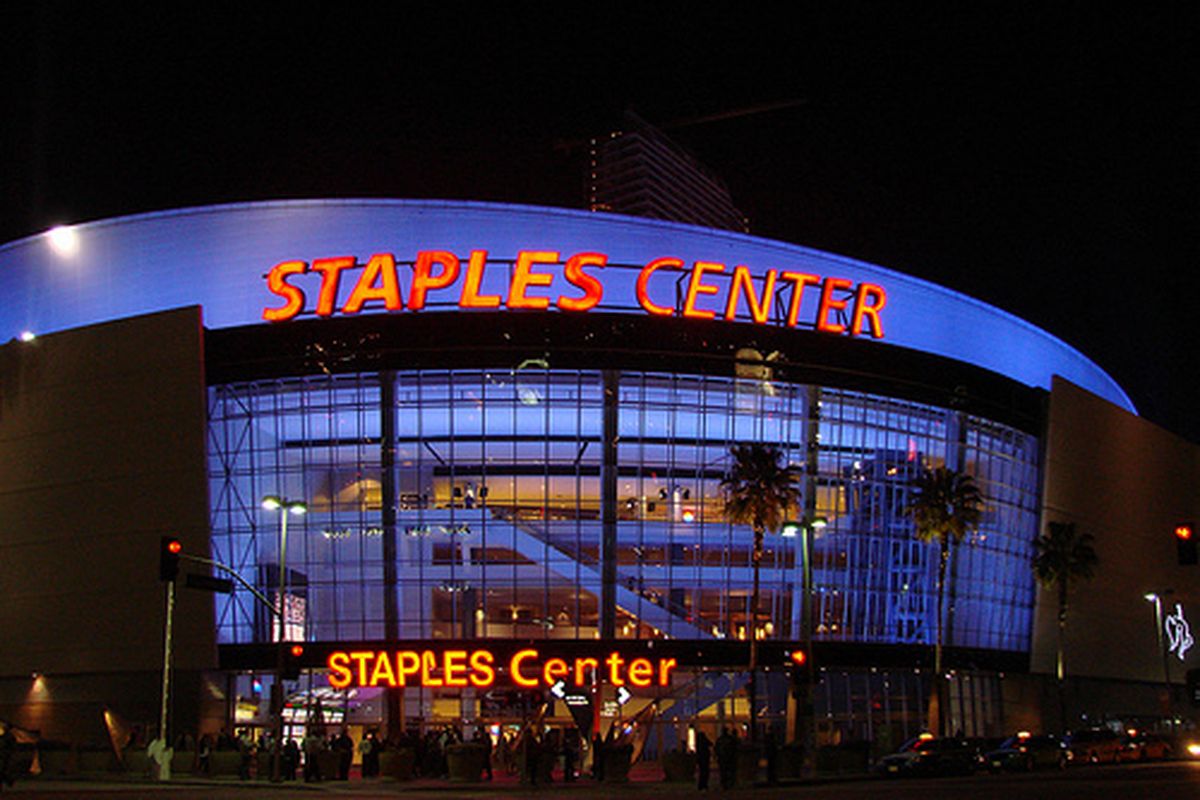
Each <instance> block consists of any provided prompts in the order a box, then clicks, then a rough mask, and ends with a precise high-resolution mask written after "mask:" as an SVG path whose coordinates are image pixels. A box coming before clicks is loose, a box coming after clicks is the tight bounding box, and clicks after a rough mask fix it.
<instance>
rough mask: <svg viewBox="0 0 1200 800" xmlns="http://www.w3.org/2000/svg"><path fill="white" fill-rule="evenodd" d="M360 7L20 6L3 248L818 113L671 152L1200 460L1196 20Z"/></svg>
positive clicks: (545, 193) (758, 227)
mask: <svg viewBox="0 0 1200 800" xmlns="http://www.w3.org/2000/svg"><path fill="white" fill-rule="evenodd" d="M113 5H115V6H117V8H116V9H114V8H112V7H111V6H113ZM346 5H347V4H337V5H333V4H327V5H324V6H315V10H312V9H309V6H308V4H297V3H294V4H281V5H271V6H266V5H265V4H261V5H260V4H249V3H247V4H241V5H240V6H233V5H224V4H221V5H217V4H195V5H184V4H173V3H159V4H142V5H134V4H86V5H85V4H78V5H73V4H58V3H50V2H46V3H37V4H33V5H28V6H23V5H17V4H9V5H5V6H4V8H3V10H0V49H2V50H3V52H2V53H0V68H2V69H3V75H4V82H3V85H4V89H3V93H4V94H3V99H4V101H5V102H4V112H5V113H4V115H3V119H2V120H0V134H2V136H3V139H2V141H0V144H2V146H3V147H2V154H0V158H2V159H3V165H2V170H0V175H2V176H3V187H4V192H3V199H2V200H0V203H2V204H3V205H2V211H0V241H7V240H10V239H13V238H16V237H19V236H23V235H26V234H29V233H34V232H37V231H39V230H42V229H44V228H46V227H49V226H50V225H52V224H54V223H58V222H75V221H82V220H88V219H95V218H98V217H105V216H112V215H116V214H124V213H133V212H140V211H149V210H154V209H160V208H170V207H176V206H181V205H196V204H207V203H214V202H224V201H236V200H256V199H267V198H280V197H326V196H340V197H349V196H379V197H445V198H464V199H481V200H511V201H520V202H529V203H543V204H550V205H567V206H578V205H580V203H581V198H582V194H583V193H582V186H583V180H582V170H581V168H580V164H579V162H578V155H579V153H578V151H574V152H572V151H569V150H565V149H564V148H563V147H561V145H562V144H563V143H564V142H565V143H570V142H578V141H580V140H582V139H584V138H586V137H587V136H589V135H591V134H595V133H600V132H603V131H605V130H608V129H609V128H610V127H611V126H612V124H613V120H614V119H615V118H616V116H617V115H618V114H619V113H620V112H621V111H622V110H623V109H626V108H630V109H633V110H635V111H636V112H637V113H638V114H640V115H641V116H642V117H644V118H646V119H648V120H649V121H651V122H653V123H656V124H659V125H663V126H667V125H670V124H671V123H674V122H677V121H680V120H695V119H697V118H703V117H708V116H710V115H718V114H721V113H723V112H728V111H733V110H738V109H745V108H751V107H757V106H763V105H771V104H776V103H780V102H783V101H802V102H801V103H793V104H792V105H790V106H788V107H786V108H783V109H779V110H774V111H762V112H760V113H757V114H751V115H747V116H741V117H736V118H733V119H726V120H723V121H715V122H708V123H705V124H692V125H684V126H681V127H671V128H670V129H669V132H670V134H671V135H672V136H673V137H674V138H675V139H676V140H677V141H678V142H680V143H681V144H683V145H684V146H685V147H687V148H689V149H690V150H691V151H692V152H693V153H694V154H696V155H697V157H698V158H700V160H701V161H703V162H705V163H706V164H708V165H709V166H710V167H711V168H713V169H714V170H716V171H717V172H718V173H720V174H721V175H722V176H723V177H724V178H725V179H726V181H727V183H728V184H729V186H730V189H731V191H732V193H733V196H734V200H735V202H736V203H737V205H738V206H739V207H740V208H741V209H742V210H743V211H744V212H745V213H746V214H747V215H748V216H749V217H750V219H751V225H752V231H753V232H754V233H756V234H758V235H762V236H767V237H772V238H778V239H782V240H785V241H789V242H795V243H799V244H805V245H809V246H812V247H816V248H819V249H824V250H828V251H831V252H835V253H840V254H844V255H848V256H853V257H856V258H861V259H864V260H867V261H872V262H875V263H879V264H882V265H885V266H888V267H892V268H895V269H899V270H901V271H904V272H908V273H910V274H913V275H918V276H921V277H924V278H927V279H930V280H933V281H935V282H938V283H941V284H944V285H946V286H950V287H953V288H955V289H959V290H961V291H964V292H966V293H968V294H971V295H974V296H976V297H979V298H980V299H983V300H985V301H988V302H990V303H993V304H995V305H997V306H999V307H1001V308H1004V309H1005V310H1008V311H1011V312H1013V313H1015V314H1017V315H1018V316H1021V317H1024V318H1025V319H1028V320H1029V321H1031V322H1033V323H1034V324H1036V325H1038V326H1040V327H1043V328H1045V329H1047V330H1049V331H1050V332H1052V333H1054V334H1056V335H1058V336H1060V337H1062V338H1063V339H1065V340H1066V341H1068V342H1069V343H1071V344H1073V345H1075V346H1076V347H1077V348H1079V349H1080V350H1082V351H1083V352H1084V353H1085V354H1086V355H1088V356H1089V357H1091V358H1092V359H1094V360H1095V361H1097V362H1098V363H1100V364H1101V366H1103V367H1104V368H1105V369H1107V370H1108V371H1109V372H1110V373H1111V374H1112V375H1113V376H1114V377H1115V378H1116V379H1117V380H1118V381H1119V382H1120V383H1121V384H1122V385H1123V386H1124V387H1125V388H1126V390H1127V391H1128V392H1129V393H1130V394H1131V396H1132V397H1133V399H1134V402H1135V403H1136V404H1137V405H1138V407H1139V408H1140V409H1141V411H1142V413H1143V414H1144V415H1145V416H1147V417H1149V418H1150V419H1152V420H1154V421H1156V422H1158V423H1160V424H1162V425H1164V426H1165V427H1167V428H1169V429H1171V430H1173V431H1175V432H1176V433H1179V434H1181V435H1184V436H1186V437H1188V438H1190V439H1192V440H1194V441H1200V420H1198V419H1197V416H1196V415H1195V414H1194V413H1193V406H1194V391H1193V390H1192V389H1191V388H1189V387H1192V386H1193V385H1194V384H1196V383H1197V382H1198V381H1197V380H1196V376H1197V373H1198V370H1200V359H1198V358H1197V354H1198V350H1200V348H1197V344H1196V341H1197V336H1196V333H1195V332H1194V331H1195V328H1196V315H1197V314H1196V310H1195V304H1196V293H1197V290H1198V289H1200V280H1198V279H1197V270H1196V264H1197V263H1198V262H1197V256H1198V255H1200V253H1198V252H1197V251H1198V249H1200V248H1197V241H1198V235H1197V231H1198V230H1200V225H1198V223H1200V215H1198V212H1200V202H1198V201H1200V184H1198V181H1200V158H1198V156H1200V150H1198V147H1200V136H1198V134H1200V125H1198V119H1200V115H1198V114H1197V97H1198V96H1200V93H1198V89H1200V87H1198V85H1197V84H1198V81H1197V76H1198V75H1200V70H1198V69H1197V58H1196V53H1197V52H1200V47H1198V45H1200V41H1198V37H1197V30H1198V27H1200V21H1198V14H1200V12H1197V11H1196V10H1194V9H1195V7H1194V6H1189V5H1185V4H1182V3H1181V4H1177V5H1176V4H1158V3H1142V4H1129V5H1128V6H1127V7H1124V8H1120V7H1118V8H1114V7H1113V6H1112V5H1111V4H1099V5H1098V4H1094V3H1082V2H1080V3H1048V2H1038V3H1033V2H1031V3H994V4H991V3H985V4H979V3H954V4H950V3H947V4H937V3H917V2H912V3H877V4H858V3H847V2H836V3H834V2H831V3H826V4H824V5H822V6H808V5H804V4H786V5H785V4H771V5H772V7H775V6H778V7H779V8H786V9H788V11H790V12H791V14H789V15H785V14H783V13H782V12H763V11H753V10H748V9H749V8H750V7H751V4H749V3H732V4H728V5H722V6H718V5H717V4H705V3H687V4H683V3H669V2H661V3H645V2H643V3H630V4H623V3H586V4H585V3H549V2H546V3H534V2H527V3H502V4H494V6H488V7H489V8H490V9H491V10H487V11H478V10H468V9H467V7H466V6H463V5H454V4H450V3H440V4H437V5H436V6H434V5H424V4H420V3H403V4H400V3H397V4H392V5H393V6H394V7H395V10H393V11H391V12H389V13H386V14H382V15H376V16H367V15H365V14H364V13H362V12H355V11H347V10H346ZM296 6H303V7H304V8H306V9H309V10H301V11H298V10H296V8H295V7H296ZM432 9H438V10H432ZM0 302H2V298H0Z"/></svg>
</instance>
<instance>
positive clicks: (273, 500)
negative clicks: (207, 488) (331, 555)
mask: <svg viewBox="0 0 1200 800" xmlns="http://www.w3.org/2000/svg"><path fill="white" fill-rule="evenodd" d="M262 507H263V508H264V509H266V510H268V511H278V512H280V513H279V578H278V581H277V582H278V584H279V641H277V642H276V643H275V683H274V684H273V688H272V690H271V700H272V705H274V706H275V751H274V752H273V753H272V754H271V780H272V781H280V780H282V777H283V776H282V774H281V769H280V767H281V764H280V762H281V761H282V758H281V756H282V754H283V705H284V695H283V672H284V659H285V655H284V648H285V647H286V646H287V645H286V642H287V613H286V611H287V609H286V606H285V603H286V600H285V598H286V597H287V531H288V515H289V514H297V515H299V514H304V513H305V512H307V511H308V506H307V505H305V504H304V502H303V501H300V500H288V499H285V498H283V497H279V496H278V495H267V496H266V497H264V498H263V500H262Z"/></svg>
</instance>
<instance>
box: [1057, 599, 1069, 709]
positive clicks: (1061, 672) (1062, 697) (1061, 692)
mask: <svg viewBox="0 0 1200 800" xmlns="http://www.w3.org/2000/svg"><path fill="white" fill-rule="evenodd" d="M1066 632H1067V582H1066V581H1065V580H1060V581H1059V582H1058V663H1057V665H1056V674H1057V676H1058V717H1059V722H1060V723H1061V724H1062V727H1061V729H1060V730H1062V731H1063V733H1066V731H1067V694H1066V686H1065V685H1064V680H1065V679H1066V674H1067V669H1066V664H1065V663H1064V662H1065V661H1066V656H1065V654H1064V645H1063V640H1064V639H1065V638H1066Z"/></svg>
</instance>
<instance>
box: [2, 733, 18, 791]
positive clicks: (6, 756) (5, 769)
mask: <svg viewBox="0 0 1200 800" xmlns="http://www.w3.org/2000/svg"><path fill="white" fill-rule="evenodd" d="M16 749H17V736H16V734H14V733H13V731H12V725H10V724H9V723H8V722H5V721H4V720H0V784H3V785H4V786H12V785H13V776H12V772H11V767H12V757H13V751H14V750H16Z"/></svg>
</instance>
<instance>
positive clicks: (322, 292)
mask: <svg viewBox="0 0 1200 800" xmlns="http://www.w3.org/2000/svg"><path fill="white" fill-rule="evenodd" d="M560 264H561V265H562V266H561V269H559V265H560ZM607 265H608V256H607V255H605V254H604V253H576V254H574V255H572V256H569V257H567V258H566V259H565V260H564V259H563V257H562V255H561V254H560V253H558V252H556V251H552V250H522V251H520V252H519V253H518V254H517V258H516V260H515V261H513V262H512V266H511V268H510V267H509V266H508V265H507V264H505V265H503V266H502V267H501V266H500V265H496V264H492V265H491V266H492V268H493V269H501V268H503V269H511V276H510V277H509V279H508V280H507V286H506V290H505V291H504V292H503V293H502V294H489V293H487V292H486V291H485V290H484V289H483V285H484V275H485V271H486V270H487V269H488V267H489V262H488V253H487V251H486V250H472V251H471V254H470V256H469V257H468V258H467V260H466V263H465V264H464V263H463V261H462V260H461V259H460V258H459V257H458V256H456V255H455V254H453V253H450V252H447V251H445V250H422V251H421V252H419V253H417V257H416V260H415V261H414V262H413V264H412V273H411V275H409V276H405V277H406V278H407V291H405V286H404V285H403V282H402V280H401V271H399V270H397V266H396V258H395V256H393V255H392V254H391V253H376V254H375V255H373V256H371V258H370V259H368V260H367V263H365V264H360V263H358V261H357V260H356V259H355V258H354V257H353V256H341V257H337V258H318V259H315V260H314V261H312V263H309V262H306V261H284V262H282V263H280V264H276V265H275V266H274V267H273V268H272V269H271V271H270V272H269V273H268V274H267V288H268V289H269V290H270V291H271V293H272V294H275V295H278V296H279V297H280V298H282V299H283V300H284V304H283V305H282V306H278V307H275V308H264V309H263V319H265V320H267V321H268V322H283V321H286V320H290V319H293V318H294V317H296V316H297V315H298V314H300V313H301V312H303V311H306V310H309V298H308V296H307V295H306V294H305V292H304V290H303V289H301V288H300V287H299V286H296V285H295V284H294V283H291V280H292V279H293V278H294V277H296V276H300V275H304V274H308V273H317V274H319V275H320V276H321V283H320V289H319V291H318V293H317V298H316V305H315V307H314V308H313V309H312V310H313V311H315V312H316V314H317V316H319V317H328V316H331V315H333V314H358V313H360V312H361V311H362V310H363V308H364V307H366V306H367V305H368V304H374V305H375V306H376V307H379V308H383V309H386V310H388V311H400V310H402V309H408V310H409V311H420V310H421V309H423V308H425V305H426V302H427V301H428V299H429V297H430V294H431V293H441V294H443V295H445V293H449V296H450V297H455V296H457V303H458V307H459V308H464V309H474V308H484V309H488V308H490V309H496V308H501V307H503V308H510V309H535V310H546V309H549V308H550V307H551V306H552V305H553V306H554V307H556V308H558V309H561V310H563V311H571V312H584V311H590V310H591V309H593V308H595V307H596V306H598V305H599V304H600V301H601V300H602V299H603V297H604V281H603V280H602V279H601V276H602V275H603V270H604V268H605V267H606V266H607ZM721 275H725V276H727V277H728V281H722V280H720V278H718V277H717V276H721ZM344 278H345V279H348V280H349V279H352V280H353V281H354V288H353V290H352V291H351V292H350V294H349V296H348V297H347V298H346V299H345V301H344V302H342V303H341V305H340V307H339V306H338V300H339V297H341V294H340V290H341V288H342V281H343V279H344ZM683 283H686V286H687V289H686V291H685V292H684V294H683V296H682V303H680V304H678V307H677V305H676V304H675V303H671V302H668V300H669V299H670V298H671V297H673V296H674V294H675V289H674V286H675V285H676V284H678V285H680V286H682V285H683ZM806 290H808V292H809V293H811V294H813V295H816V296H817V297H818V302H817V303H816V315H815V317H813V318H812V320H811V322H812V325H813V327H815V328H816V330H818V331H821V332H824V333H834V334H842V333H845V334H849V335H850V336H859V335H861V334H862V333H864V332H867V333H869V334H870V335H871V336H872V337H874V338H876V339H882V338H883V322H882V320H881V318H880V314H881V312H882V311H883V308H884V306H885V305H887V292H885V291H884V289H883V287H882V286H877V285H876V284H873V283H857V284H856V283H855V282H854V281H852V280H850V279H848V278H837V277H825V276H820V275H812V274H809V273H806V272H794V271H790V270H778V269H769V270H767V272H766V275H765V276H764V277H763V278H762V280H761V290H759V289H756V285H755V281H754V279H753V278H752V277H751V274H750V270H749V268H747V267H745V266H741V265H738V266H735V267H733V269H729V268H728V267H727V265H725V264H721V263H718V262H713V261H696V262H694V263H692V265H691V266H690V267H689V266H687V265H685V264H684V262H683V261H682V260H681V259H678V258H656V259H654V260H653V261H651V262H649V263H648V264H646V265H645V266H644V267H642V269H641V271H640V272H639V273H638V276H637V281H636V284H635V295H636V298H637V302H638V304H639V305H640V306H641V307H642V309H643V310H644V311H645V312H646V313H648V314H654V315H656V316H683V317H687V318H689V319H714V318H716V317H718V316H720V317H722V318H723V319H725V320H734V319H735V318H736V317H737V314H738V311H739V309H741V308H744V309H745V310H746V311H747V312H748V313H749V315H750V318H751V319H752V320H753V321H754V322H755V323H756V324H759V325H765V324H767V323H768V321H769V320H770V318H771V311H772V305H773V304H775V303H779V304H780V306H781V307H780V308H779V309H778V312H779V316H781V317H782V315H783V311H784V310H785V309H786V323H785V324H786V325H787V326H788V327H793V328H794V327H796V325H798V324H799V322H800V312H801V301H802V300H803V298H804V296H805V292H806ZM493 291H495V290H493ZM810 305H811V303H810Z"/></svg>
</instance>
